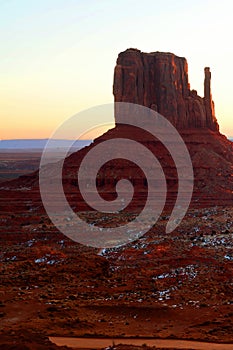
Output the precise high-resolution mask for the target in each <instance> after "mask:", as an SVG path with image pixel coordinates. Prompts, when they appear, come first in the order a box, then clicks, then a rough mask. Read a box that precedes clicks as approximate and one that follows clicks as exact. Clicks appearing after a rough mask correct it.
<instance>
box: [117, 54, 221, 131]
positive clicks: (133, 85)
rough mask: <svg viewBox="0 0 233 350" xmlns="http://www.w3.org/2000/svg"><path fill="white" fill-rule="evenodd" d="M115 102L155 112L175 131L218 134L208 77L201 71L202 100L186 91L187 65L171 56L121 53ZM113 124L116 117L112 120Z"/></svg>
mask: <svg viewBox="0 0 233 350" xmlns="http://www.w3.org/2000/svg"><path fill="white" fill-rule="evenodd" d="M113 94H114V98H115V102H131V103H137V104H140V105H143V106H146V107H149V108H152V109H154V110H156V111H158V112H159V113H160V114H162V115H163V116H165V117H166V118H167V119H168V120H169V121H170V122H171V123H172V124H173V125H174V126H175V127H176V128H178V129H190V128H208V129H210V130H213V131H219V126H218V123H217V120H216V118H215V113H214V104H213V102H212V96H211V73H210V70H209V68H205V81H204V98H202V97H200V96H198V94H197V92H196V91H195V90H190V85H189V82H188V64H187V61H186V59H185V58H183V57H178V56H176V55H174V54H172V53H162V52H152V53H144V52H141V51H140V50H137V49H128V50H126V51H124V52H121V53H120V54H119V56H118V59H117V65H116V67H115V73H114V84H113ZM115 118H116V123H117V115H116V116H115Z"/></svg>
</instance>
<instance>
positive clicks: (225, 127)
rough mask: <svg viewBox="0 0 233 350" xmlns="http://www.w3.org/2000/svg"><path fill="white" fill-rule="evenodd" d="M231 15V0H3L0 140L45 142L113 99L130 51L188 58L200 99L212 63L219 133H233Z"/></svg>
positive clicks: (0, 12) (0, 16)
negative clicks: (117, 71) (116, 76)
mask: <svg viewBox="0 0 233 350" xmlns="http://www.w3.org/2000/svg"><path fill="white" fill-rule="evenodd" d="M232 13H233V4H232V2H231V1H230V0H222V1H221V2H219V1H207V0H204V1H200V0H197V1H183V0H177V1H171V0H170V1H166V0H164V1H160V0H158V1H150V0H148V1H146V0H145V1H140V2H138V1H132V0H125V1H122V0H118V1H105V0H103V1H96V0H92V1H90V0H88V1H78V0H76V1H74V0H66V1H64V0H63V1H62V0H60V1H59V0H56V1H54V0H47V1H45V0H41V1H40V2H38V1H34V0H31V1H29V0H27V1H26V0H18V1H16V0H7V1H1V0H0V42H1V46H0V50H1V64H0V114H1V134H0V138H2V139H4V138H21V137H22V138H30V137H32V138H36V137H38V138H40V137H48V136H50V134H51V132H52V131H53V130H54V129H55V128H56V127H57V126H58V125H59V124H60V123H61V122H62V121H63V120H64V119H66V118H68V117H69V116H71V115H73V114H75V113H77V112H79V111H81V110H83V109H86V108H90V107H92V106H94V105H99V104H103V103H108V102H112V101H113V97H112V80H113V69H114V66H115V62H116V58H117V55H118V53H119V52H120V51H123V50H125V49H127V48H129V47H136V48H138V49H141V50H142V51H169V52H173V53H175V54H177V55H179V56H185V57H186V58H187V60H188V64H189V80H190V83H191V88H194V89H197V90H198V93H199V94H200V95H201V96H202V95H203V76H204V73H203V69H204V67H205V66H210V67H211V71H212V92H213V98H214V101H215V105H216V114H217V117H218V120H219V122H220V125H221V130H222V132H224V133H227V134H228V135H233V122H232V115H233V98H232V80H233V73H232V68H231V65H232V62H233V46H232V38H231V34H232V33H233V21H232ZM109 120H110V122H111V117H110V118H109ZM82 123H84V124H83V126H84V127H85V121H82Z"/></svg>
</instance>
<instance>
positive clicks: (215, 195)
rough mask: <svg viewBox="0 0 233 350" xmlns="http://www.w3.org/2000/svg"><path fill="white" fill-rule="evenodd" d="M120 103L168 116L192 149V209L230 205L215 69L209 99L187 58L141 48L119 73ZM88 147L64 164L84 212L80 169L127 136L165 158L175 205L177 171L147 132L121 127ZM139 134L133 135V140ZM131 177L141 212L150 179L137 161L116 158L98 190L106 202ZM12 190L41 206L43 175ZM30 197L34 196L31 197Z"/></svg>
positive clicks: (232, 158)
mask: <svg viewBox="0 0 233 350" xmlns="http://www.w3.org/2000/svg"><path fill="white" fill-rule="evenodd" d="M113 94H114V99H115V102H131V103H137V104H140V105H143V106H146V107H149V108H151V109H153V110H156V111H158V112H159V113H160V114H162V115H163V116H165V117H166V118H167V119H168V120H169V121H170V122H171V123H172V124H173V125H174V126H175V127H176V128H177V130H178V131H179V133H180V135H181V136H182V138H183V140H184V141H185V143H186V146H187V148H188V150H189V153H190V156H191V160H192V164H193V168H194V180H195V181H194V192H193V198H192V203H191V205H192V206H193V207H208V206H214V205H217V204H218V205H228V204H229V205H230V204H231V201H232V199H233V176H232V175H233V173H232V166H233V146H232V142H230V141H229V140H228V139H227V138H226V137H225V136H224V135H222V134H221V133H220V132H219V125H218V122H217V119H216V116H215V112H214V103H213V101H212V95H211V73H210V69H209V68H208V67H206V68H205V69H204V97H200V96H199V95H198V94H197V92H196V91H195V90H190V85H189V80H188V64H187V61H186V59H185V58H182V57H178V56H176V55H174V54H172V53H162V52H153V53H143V52H141V51H140V50H137V49H127V50H126V51H124V52H121V53H120V54H119V56H118V59H117V64H116V67H115V72H114V83H113ZM115 119H116V125H115V127H114V128H113V129H110V130H108V131H107V132H106V133H105V134H103V135H102V136H100V137H98V138H96V139H95V140H94V141H93V143H92V144H91V145H90V146H88V147H85V148H84V149H82V150H80V151H78V152H75V153H73V154H71V155H70V156H69V157H67V158H66V160H65V162H64V169H63V170H64V171H63V184H64V189H65V192H66V195H67V198H68V199H69V201H70V202H71V204H72V202H74V203H77V202H78V203H79V205H78V208H79V210H90V207H89V206H88V205H86V204H85V202H84V201H83V199H82V196H81V195H80V193H79V190H78V181H77V171H78V168H79V165H80V163H81V160H82V159H83V157H84V156H85V154H86V153H87V152H88V151H89V150H90V149H91V148H93V147H95V146H96V145H97V144H98V143H101V142H103V141H105V140H108V139H112V138H117V137H121V138H122V137H123V138H131V139H132V138H133V139H134V140H136V141H138V142H141V143H142V144H144V145H145V146H146V147H147V148H148V149H150V150H151V152H153V153H154V155H155V156H156V157H157V159H159V161H160V163H161V165H162V167H163V170H164V173H165V175H166V181H167V186H168V196H167V203H168V205H169V203H170V205H171V206H172V205H174V203H175V199H176V196H177V191H178V180H177V171H176V167H175V164H174V162H173V160H172V157H171V156H170V155H169V153H168V151H167V150H166V148H165V147H164V146H163V145H162V144H161V143H160V142H159V141H158V140H156V139H153V138H152V137H151V136H149V134H147V133H145V132H143V131H142V130H141V129H140V130H139V129H137V128H135V130H133V132H132V130H131V128H130V127H127V126H125V125H122V124H120V123H118V120H117V115H116V116H115ZM132 135H133V136H132ZM121 178H130V179H131V181H132V183H133V185H134V189H135V195H134V198H133V201H132V203H131V205H130V206H129V207H128V208H127V209H129V210H131V209H133V210H135V209H140V207H141V206H143V203H144V202H145V198H146V196H147V181H146V179H145V176H144V174H143V172H142V171H141V170H140V169H138V168H137V167H136V165H135V164H134V163H129V162H127V161H122V163H121V164H119V160H113V161H110V162H108V163H107V164H106V166H104V167H102V168H101V169H100V171H99V175H98V179H97V187H98V190H99V192H100V193H101V195H102V196H103V197H104V198H106V199H111V198H112V199H113V198H115V196H116V192H115V186H116V183H117V181H118V180H119V179H121ZM10 186H11V187H12V188H14V187H21V188H23V187H27V188H31V191H32V192H33V197H34V198H37V200H36V201H39V202H40V194H39V183H38V171H37V172H35V173H33V174H30V175H27V176H22V177H20V178H19V179H18V180H15V181H11V183H10ZM28 195H29V193H28ZM40 207H41V208H43V206H42V205H41V204H40Z"/></svg>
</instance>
